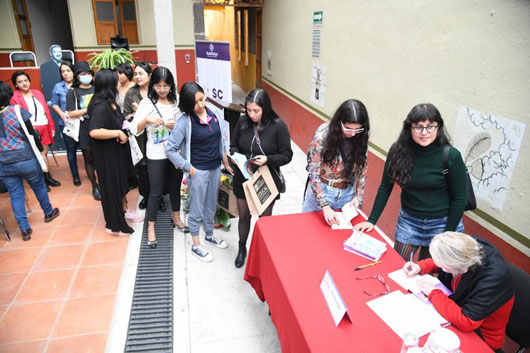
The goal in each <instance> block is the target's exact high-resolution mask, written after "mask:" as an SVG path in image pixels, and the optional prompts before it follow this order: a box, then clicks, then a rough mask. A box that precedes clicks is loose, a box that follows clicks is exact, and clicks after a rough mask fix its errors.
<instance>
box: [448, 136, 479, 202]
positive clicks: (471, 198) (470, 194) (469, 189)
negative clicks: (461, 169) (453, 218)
mask: <svg viewBox="0 0 530 353" xmlns="http://www.w3.org/2000/svg"><path fill="white" fill-rule="evenodd" d="M450 149H451V145H445V147H444V151H443V164H442V173H443V174H444V175H445V179H446V180H447V175H448V174H449V150H450ZM448 184H449V183H448ZM476 208H477V200H476V198H475V192H474V191H473V184H472V183H471V177H470V176H469V172H468V171H467V170H466V206H465V208H464V211H472V210H474V209H476Z"/></svg>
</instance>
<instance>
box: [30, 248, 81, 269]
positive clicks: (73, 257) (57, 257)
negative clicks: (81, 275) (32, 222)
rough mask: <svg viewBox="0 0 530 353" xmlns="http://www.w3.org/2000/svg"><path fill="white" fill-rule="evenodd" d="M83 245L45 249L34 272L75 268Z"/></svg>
mask: <svg viewBox="0 0 530 353" xmlns="http://www.w3.org/2000/svg"><path fill="white" fill-rule="evenodd" d="M84 247H85V246H84V245H67V246H57V247H52V248H50V247H47V248H46V249H44V251H43V253H42V256H41V257H40V258H39V260H38V262H37V264H36V265H35V270H39V271H40V270H53V269H61V268H72V267H77V265H78V264H79V260H80V259H81V255H82V254H83V250H84Z"/></svg>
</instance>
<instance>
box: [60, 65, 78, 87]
mask: <svg viewBox="0 0 530 353" xmlns="http://www.w3.org/2000/svg"><path fill="white" fill-rule="evenodd" d="M63 66H68V67H69V68H70V70H71V71H72V76H73V81H72V84H73V83H74V82H75V74H74V65H72V63H71V62H69V61H65V60H63V61H61V65H59V73H60V74H61V79H62V81H64V78H63V74H62V72H61V69H62V68H63Z"/></svg>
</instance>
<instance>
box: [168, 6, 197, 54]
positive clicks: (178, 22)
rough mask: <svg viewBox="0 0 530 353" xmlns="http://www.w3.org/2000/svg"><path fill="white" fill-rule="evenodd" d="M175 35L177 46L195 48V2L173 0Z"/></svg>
mask: <svg viewBox="0 0 530 353" xmlns="http://www.w3.org/2000/svg"><path fill="white" fill-rule="evenodd" d="M172 3H173V28H174V31H173V34H174V37H175V45H176V46H190V47H194V46H195V39H194V36H193V1H192V0H173V2H172Z"/></svg>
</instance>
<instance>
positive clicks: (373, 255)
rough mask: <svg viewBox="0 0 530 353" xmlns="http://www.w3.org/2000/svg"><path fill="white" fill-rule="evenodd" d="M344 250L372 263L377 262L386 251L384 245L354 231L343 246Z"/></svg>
mask: <svg viewBox="0 0 530 353" xmlns="http://www.w3.org/2000/svg"><path fill="white" fill-rule="evenodd" d="M343 246H344V250H347V251H349V252H352V253H354V254H357V255H359V256H362V257H365V258H367V259H369V260H372V261H377V260H379V259H380V258H381V256H383V254H384V253H385V251H386V244H385V243H384V242H382V241H379V240H377V239H374V238H372V237H371V236H369V235H367V234H364V233H363V232H360V231H358V230H354V231H353V233H352V235H351V236H350V237H349V238H348V239H346V241H345V242H344V244H343Z"/></svg>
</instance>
